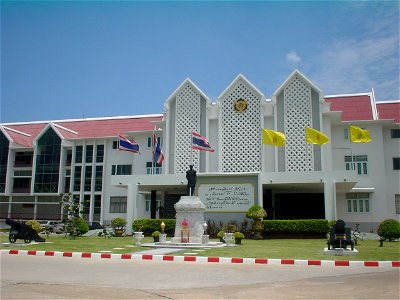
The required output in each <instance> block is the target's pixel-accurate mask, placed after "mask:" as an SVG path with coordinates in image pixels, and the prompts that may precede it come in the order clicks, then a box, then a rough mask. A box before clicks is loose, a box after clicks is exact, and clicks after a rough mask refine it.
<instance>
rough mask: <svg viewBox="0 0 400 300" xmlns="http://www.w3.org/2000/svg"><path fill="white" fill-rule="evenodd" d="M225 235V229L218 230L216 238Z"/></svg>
mask: <svg viewBox="0 0 400 300" xmlns="http://www.w3.org/2000/svg"><path fill="white" fill-rule="evenodd" d="M224 236H225V231H220V232H218V233H217V238H220V239H222V238H223V237H224Z"/></svg>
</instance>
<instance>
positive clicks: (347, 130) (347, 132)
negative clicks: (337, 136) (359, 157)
mask: <svg viewBox="0 0 400 300" xmlns="http://www.w3.org/2000/svg"><path fill="white" fill-rule="evenodd" d="M343 137H344V139H345V140H348V139H349V129H348V128H345V129H344V130H343Z"/></svg>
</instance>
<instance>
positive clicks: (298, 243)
mask: <svg viewBox="0 0 400 300" xmlns="http://www.w3.org/2000/svg"><path fill="white" fill-rule="evenodd" d="M0 241H1V243H2V246H1V248H2V249H22V250H47V251H61V252H100V251H111V253H132V252H136V251H141V250H145V249H149V248H147V247H136V246H135V244H134V240H133V238H132V237H131V236H127V237H113V238H111V239H104V238H101V237H78V238H77V239H75V240H72V239H70V238H68V237H64V236H61V235H58V236H55V235H52V236H50V237H49V238H46V241H47V242H51V243H39V244H36V245H25V246H17V245H11V246H5V245H3V243H6V242H8V236H1V237H0ZM148 242H152V238H151V237H146V238H144V239H143V240H142V243H148ZM17 243H23V241H22V240H18V241H17ZM324 247H326V240H325V239H265V240H247V239H245V240H242V245H240V246H237V247H224V248H214V249H209V250H204V251H199V252H198V256H200V255H201V256H215V257H250V258H269V259H273V258H278V259H279V258H282V259H316V260H361V261H400V242H385V243H384V245H383V247H379V242H378V241H361V242H359V245H358V246H357V247H356V249H357V250H358V251H359V254H358V255H356V256H333V255H324V253H323V249H324ZM118 248H120V249H118ZM185 252H196V250H194V249H188V250H185V251H181V252H176V253H174V254H173V255H184V253H185Z"/></svg>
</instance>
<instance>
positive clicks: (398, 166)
mask: <svg viewBox="0 0 400 300" xmlns="http://www.w3.org/2000/svg"><path fill="white" fill-rule="evenodd" d="M393 170H400V157H393Z"/></svg>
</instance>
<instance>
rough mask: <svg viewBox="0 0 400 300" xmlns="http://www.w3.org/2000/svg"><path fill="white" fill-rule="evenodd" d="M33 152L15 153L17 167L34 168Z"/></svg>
mask: <svg viewBox="0 0 400 300" xmlns="http://www.w3.org/2000/svg"><path fill="white" fill-rule="evenodd" d="M32 158H33V152H17V153H15V164H14V165H15V167H32Z"/></svg>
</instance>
